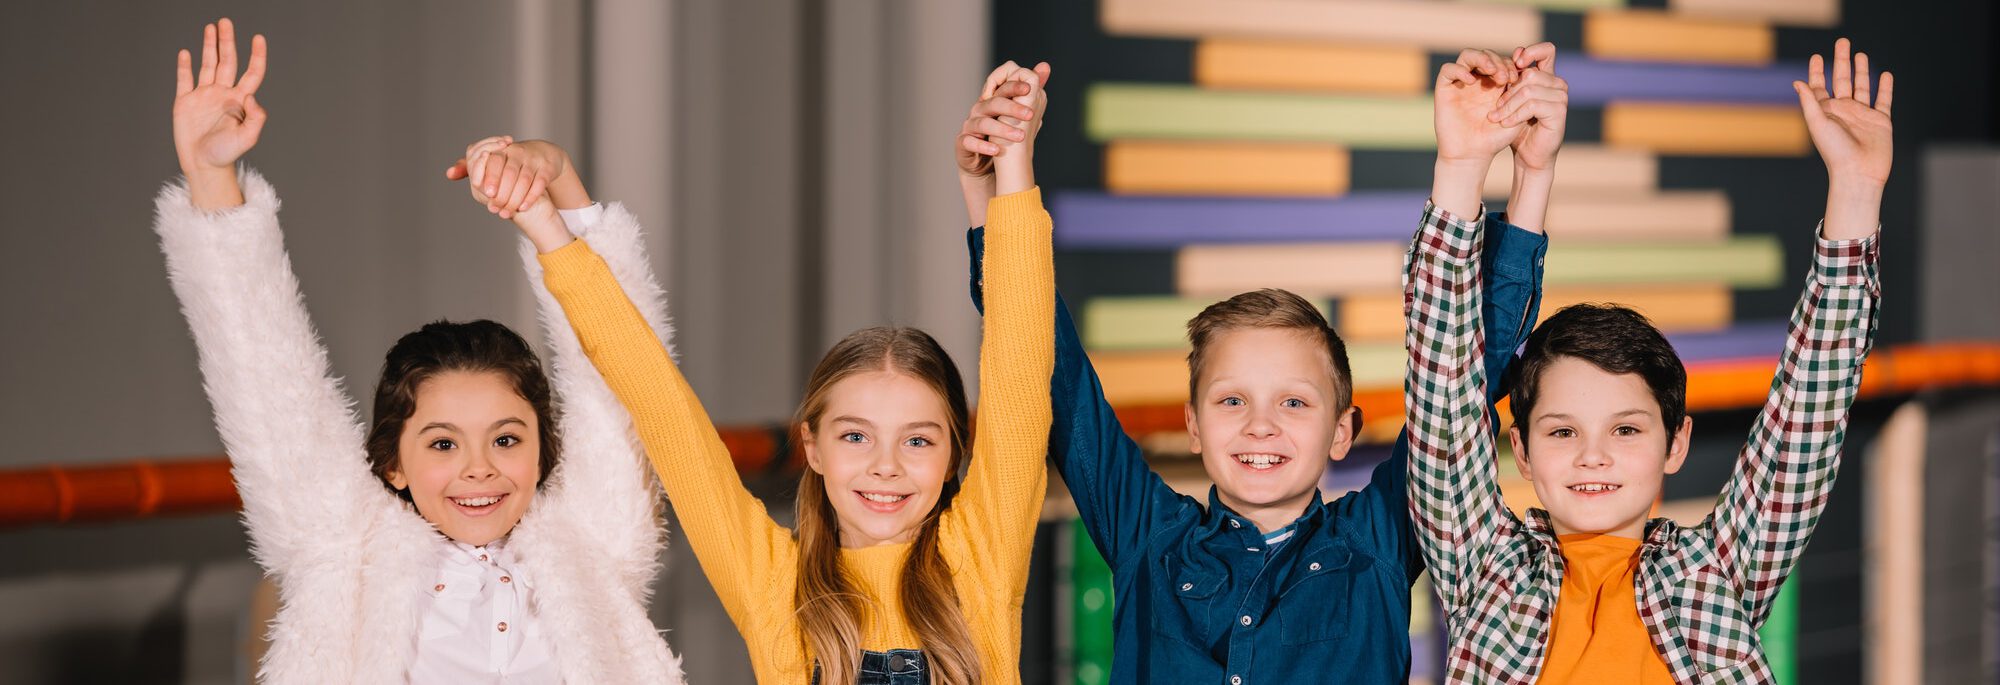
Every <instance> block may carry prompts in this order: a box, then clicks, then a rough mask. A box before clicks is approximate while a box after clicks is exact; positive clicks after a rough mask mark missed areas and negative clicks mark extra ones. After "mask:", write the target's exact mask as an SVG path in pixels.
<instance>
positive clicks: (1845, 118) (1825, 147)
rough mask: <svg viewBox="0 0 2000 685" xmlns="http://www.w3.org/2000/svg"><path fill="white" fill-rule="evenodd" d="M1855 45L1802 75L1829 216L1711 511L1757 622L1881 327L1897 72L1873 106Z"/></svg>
mask: <svg viewBox="0 0 2000 685" xmlns="http://www.w3.org/2000/svg"><path fill="white" fill-rule="evenodd" d="M1848 49H1849V48H1848V42H1847V39H1845V38H1843V39H1841V40H1840V41H1839V42H1838V43H1836V45H1835V47H1834V74H1833V91H1832V92H1831V93H1828V92H1827V89H1826V84H1825V82H1824V77H1823V76H1822V71H1821V68H1822V67H1821V59H1820V57H1819V56H1818V55H1814V56H1813V58H1812V62H1811V66H1810V69H1811V75H1810V78H1809V81H1810V83H1798V84H1796V87H1797V89H1798V90H1799V100H1800V105H1801V106H1802V108H1803V109H1804V111H1805V116H1806V125H1807V130H1809V131H1810V132H1811V134H1812V139H1813V145H1814V147H1816V148H1818V149H1819V153H1820V157H1821V158H1823V159H1824V160H1825V161H1826V167H1827V177H1828V190H1827V210H1826V217H1825V220H1824V221H1823V222H1822V223H1821V225H1820V235H1819V237H1818V239H1817V240H1815V241H1814V247H1813V260H1812V272H1811V273H1810V274H1808V276H1807V278H1806V287H1805V292H1804V293H1803V294H1802V295H1801V296H1800V297H1799V302H1798V304H1797V306H1795V307H1794V308H1793V309H1792V319H1791V329H1790V332H1789V333H1788V334H1787V336H1786V338H1785V351H1784V354H1783V356H1782V357H1780V358H1779V361H1778V370H1777V373H1776V375H1775V376H1774V377H1773V378H1772V379H1771V395H1770V399H1769V400H1768V401H1766V402H1765V404H1764V409H1763V410H1762V411H1760V412H1758V414H1757V422H1756V423H1755V424H1754V425H1752V426H1751V429H1750V439H1749V441H1748V442H1747V443H1746V444H1745V445H1744V446H1743V452H1742V454H1741V456H1739V457H1738V459H1737V462H1736V470H1735V472H1734V473H1733V474H1731V476H1730V479H1729V483H1728V484H1727V485H1726V486H1724V488H1723V491H1722V495H1721V497H1720V498H1719V500H1718V501H1717V503H1716V508H1715V513H1714V515H1713V518H1712V519H1711V521H1712V523H1713V526H1714V530H1713V531H1712V533H1713V535H1714V544H1715V550H1716V553H1717V556H1718V557H1719V558H1720V559H1722V560H1724V561H1725V563H1727V564H1729V567H1730V568H1732V569H1733V570H1734V572H1735V577H1736V582H1737V586H1738V587H1737V590H1738V592H1739V593H1740V594H1741V596H1742V597H1743V601H1744V605H1745V609H1746V611H1747V612H1748V613H1749V614H1750V619H1751V622H1752V623H1753V625H1755V624H1762V623H1763V621H1764V618H1765V617H1766V616H1767V615H1768V614H1769V612H1770V607H1771V599H1772V597H1774V596H1775V595H1776V594H1777V592H1778V588H1779V586H1780V585H1782V584H1783V583H1784V581H1785V577H1786V576H1787V575H1790V573H1791V571H1792V567H1793V566H1794V565H1795V564H1796V563H1797V562H1798V557H1799V555H1800V554H1802V553H1804V552H1805V547H1806V542H1807V540H1808V539H1809V538H1810V537H1811V536H1812V531H1813V527H1814V526H1815V525H1816V524H1817V523H1818V522H1819V515H1820V512H1821V511H1823V510H1824V509H1825V508H1826V499H1827V496H1828V495H1829V494H1831V493H1832V491H1833V482H1834V476H1835V475H1836V474H1837V473H1838V471H1839V469H1840V454H1841V444H1842V442H1843V439H1844V438H1845V436H1846V430H1847V416H1848V410H1849V408H1851V407H1852V405H1853V403H1854V396H1855V393H1856V392H1857V391H1858V390H1859V389H1860V387H1861V364H1862V361H1863V360H1865V359H1866V358H1867V356H1868V351H1869V349H1870V347H1871V345H1872V344H1873V342H1874V338H1875V310H1876V307H1877V305H1878V303H1879V300H1880V297H1881V282H1880V280H1879V277H1878V275H1877V272H1876V261H1877V259H1876V254H1877V252H1876V249H1877V241H1878V239H1877V235H1876V233H1877V229H1878V228H1879V226H1878V221H1879V219H1878V217H1879V215H1880V206H1881V199H1882V188H1883V185H1884V184H1886V183H1887V182H1888V178H1889V166H1890V161H1891V151H1892V145H1891V144H1892V140H1891V138H1892V136H1891V126H1890V121H1889V101H1890V96H1891V95H1892V89H1893V88H1894V81H1893V79H1891V78H1890V76H1889V74H1887V73H1884V74H1882V84H1881V92H1880V93H1879V94H1878V95H1877V96H1876V97H1875V98H1874V102H1873V104H1872V105H1871V104H1870V102H1869V77H1868V56H1867V55H1865V54H1857V55H1854V58H1853V60H1852V64H1851V66H1850V63H1849V59H1848Z"/></svg>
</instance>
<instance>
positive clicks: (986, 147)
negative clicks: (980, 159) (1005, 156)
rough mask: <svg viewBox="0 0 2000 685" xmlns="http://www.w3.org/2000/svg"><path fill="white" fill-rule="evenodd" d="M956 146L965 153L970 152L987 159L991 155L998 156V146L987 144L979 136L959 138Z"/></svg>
mask: <svg viewBox="0 0 2000 685" xmlns="http://www.w3.org/2000/svg"><path fill="white" fill-rule="evenodd" d="M958 146H959V147H960V148H962V149H964V150H965V151H966V152H970V153H973V154H975V155H986V156H988V157H991V156H993V155H997V154H1000V146H998V145H994V144H993V143H990V142H987V140H986V139H985V138H981V137H979V136H972V135H962V136H959V137H958Z"/></svg>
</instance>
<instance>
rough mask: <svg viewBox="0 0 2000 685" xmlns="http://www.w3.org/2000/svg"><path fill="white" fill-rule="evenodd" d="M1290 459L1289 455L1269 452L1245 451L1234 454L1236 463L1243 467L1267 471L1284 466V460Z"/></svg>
mask: <svg viewBox="0 0 2000 685" xmlns="http://www.w3.org/2000/svg"><path fill="white" fill-rule="evenodd" d="M1291 460H1292V458H1291V457H1287V456H1285V455H1282V454H1271V453H1269V452H1245V453H1243V454H1238V455H1236V463H1238V464H1242V465H1243V466H1244V468H1247V469H1250V470H1252V471H1269V470H1272V469H1275V468H1278V467H1280V466H1284V465H1285V463H1286V462H1289V461H1291Z"/></svg>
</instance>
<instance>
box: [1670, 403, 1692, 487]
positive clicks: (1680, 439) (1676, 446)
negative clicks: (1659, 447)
mask: <svg viewBox="0 0 2000 685" xmlns="http://www.w3.org/2000/svg"><path fill="white" fill-rule="evenodd" d="M1693 438H1694V417H1692V416H1689V417H1685V418H1682V419H1681V427H1680V430H1676V431H1674V437H1673V438H1671V440H1670V441H1669V442H1668V443H1667V463H1666V472H1667V473H1669V474H1674V473H1680V471H1681V464H1685V463H1687V458H1688V443H1690V442H1693Z"/></svg>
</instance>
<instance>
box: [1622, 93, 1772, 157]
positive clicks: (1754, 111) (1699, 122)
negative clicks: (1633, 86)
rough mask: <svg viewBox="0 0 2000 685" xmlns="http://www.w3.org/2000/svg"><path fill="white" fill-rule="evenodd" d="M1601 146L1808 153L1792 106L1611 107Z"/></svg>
mask: <svg viewBox="0 0 2000 685" xmlns="http://www.w3.org/2000/svg"><path fill="white" fill-rule="evenodd" d="M1604 143H1605V144H1606V145H1610V146H1614V147H1627V148H1642V149H1647V150H1652V151H1654V152H1658V153H1661V154H1680V155H1724V156H1729V155H1740V156H1795V155H1803V154H1806V153H1807V152H1808V151H1810V150H1811V149H1812V141H1811V139H1810V138H1808V137H1807V136H1806V122H1805V119H1804V118H1803V117H1801V116H1800V115H1799V112H1798V108H1797V107H1786V106H1763V105H1681V104H1662V103H1637V102H1614V103H1611V104H1610V105H1607V106H1605V108H1604Z"/></svg>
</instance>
